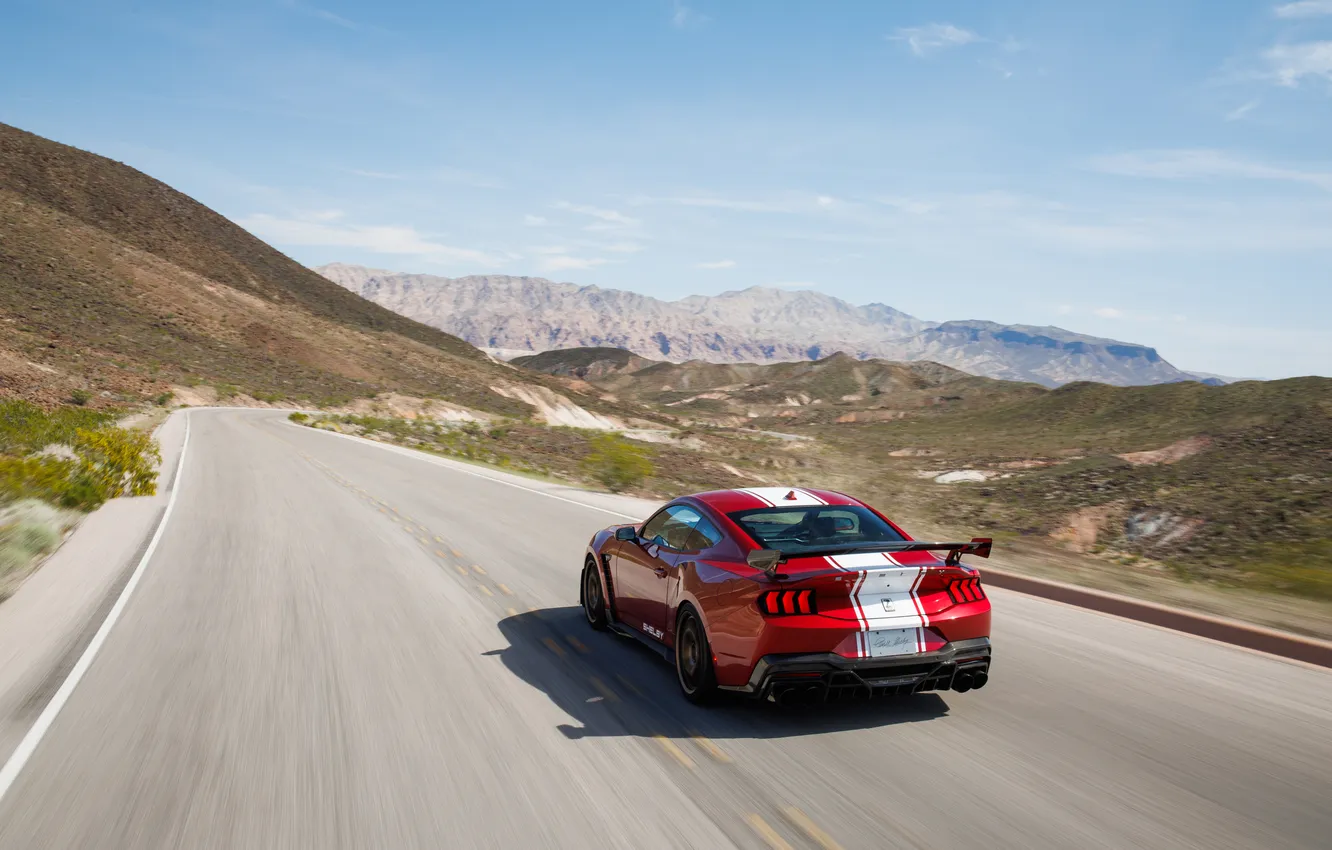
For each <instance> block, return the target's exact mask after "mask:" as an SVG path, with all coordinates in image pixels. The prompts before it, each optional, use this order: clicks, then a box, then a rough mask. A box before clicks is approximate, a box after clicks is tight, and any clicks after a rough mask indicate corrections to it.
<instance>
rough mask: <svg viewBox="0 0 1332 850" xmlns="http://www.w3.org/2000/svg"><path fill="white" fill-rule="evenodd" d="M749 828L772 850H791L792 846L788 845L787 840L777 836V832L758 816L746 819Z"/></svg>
mask: <svg viewBox="0 0 1332 850" xmlns="http://www.w3.org/2000/svg"><path fill="white" fill-rule="evenodd" d="M745 821H746V822H748V823H749V826H750V827H751V828H752V829H753V830H754V831H755V832H757V833H758V834H759V838H762V839H763V840H764V841H766V842H767V843H768V846H769V847H771V848H772V850H791V845H790V844H787V843H786V839H785V838H782V837H781V836H780V835H778V834H777V830H775V829H773V828H772V827H770V826H768V822H767V821H765V820H764V819H763V818H761V817H759V816H758V815H756V814H754V815H750V816H748V817H747V818H745Z"/></svg>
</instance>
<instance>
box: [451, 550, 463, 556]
mask: <svg viewBox="0 0 1332 850" xmlns="http://www.w3.org/2000/svg"><path fill="white" fill-rule="evenodd" d="M449 551H450V552H452V553H453V557H455V558H461V557H462V552H459V551H458V550H457V549H450V550H449Z"/></svg>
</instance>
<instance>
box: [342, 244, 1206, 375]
mask: <svg viewBox="0 0 1332 850" xmlns="http://www.w3.org/2000/svg"><path fill="white" fill-rule="evenodd" d="M316 271H318V272H319V273H320V274H322V275H324V276H325V277H327V278H328V279H329V280H332V281H333V282H335V283H337V284H339V285H341V286H343V287H345V288H347V289H349V290H351V291H352V292H355V293H357V294H359V295H361V296H363V297H365V298H367V299H369V300H371V301H373V302H375V303H376V304H379V305H381V306H383V307H387V308H389V309H390V310H393V311H394V312H397V313H401V314H402V315H404V316H408V317H410V318H412V319H416V320H417V321H419V322H423V323H424V324H427V325H432V326H434V327H437V328H440V329H442V330H446V331H448V332H449V333H451V334H455V335H457V336H460V337H462V338H463V339H465V340H467V341H468V342H470V343H472V344H473V345H476V346H478V347H481V348H485V349H490V350H504V351H505V352H506V353H509V354H512V352H515V351H524V352H538V351H549V350H551V349H562V348H580V347H611V348H622V349H625V350H627V351H631V352H634V353H635V354H638V355H641V356H643V357H647V358H652V359H659V360H670V361H673V362H683V361H686V360H702V361H707V362H712V363H775V362H790V361H810V360H819V359H821V358H824V357H827V356H828V355H830V354H833V353H836V352H839V351H840V352H845V353H846V354H849V355H851V356H852V357H854V358H856V359H859V360H865V359H871V358H879V359H885V360H894V361H911V360H931V361H934V362H937V363H942V364H944V365H947V366H952V367H954V368H956V369H960V370H962V371H964V372H969V373H971V374H973V375H982V376H985V377H992V378H1003V379H1006V380H1014V381H1032V382H1036V383H1040V384H1043V385H1045V386H1050V387H1053V386H1059V385H1061V384H1065V383H1070V382H1073V381H1098V382H1101V383H1107V384H1116V385H1121V386H1126V385H1137V384H1161V383H1171V382H1175V381H1190V380H1199V378H1198V377H1197V376H1194V375H1192V374H1191V373H1188V372H1184V371H1181V370H1179V369H1176V368H1175V367H1174V366H1172V365H1171V364H1170V363H1167V362H1166V361H1165V360H1163V359H1162V358H1161V356H1160V355H1159V354H1157V352H1156V350H1155V349H1153V348H1149V347H1147V346H1143V345H1135V344H1132V343H1125V342H1118V341H1115V340H1110V339H1100V338H1097V337H1091V336H1085V335H1083V334H1077V333H1072V332H1070V331H1066V330H1063V329H1061V328H1048V327H1029V326H1026V325H1000V324H996V323H994V322H984V321H960V322H944V323H943V324H933V323H930V322H925V321H922V320H921V319H917V318H915V317H914V316H910V315H907V314H906V313H903V312H901V311H899V310H895V309H893V308H892V307H889V306H887V305H884V304H868V305H865V306H859V307H858V306H855V305H853V304H849V303H847V302H845V301H842V300H841V299H838V298H833V297H831V296H828V295H823V294H820V293H817V292H799V291H795V292H793V291H787V290H781V289H768V288H765V287H757V286H756V287H751V288H749V289H745V290H743V291H739V292H726V293H723V294H722V295H718V296H703V295H694V296H690V297H688V298H684V299H681V300H679V301H661V300H658V299H656V298H652V297H650V296H646V295H639V294H637V293H633V292H626V291H624V290H618V289H601V288H599V287H595V286H578V285H575V284H572V283H555V282H552V281H549V280H545V279H544V278H537V277H510V276H506V275H483V276H472V277H462V278H446V277H435V276H432V275H420V274H402V273H396V272H388V271H384V270H382V269H369V268H365V267H363V266H353V265H345V264H342V263H333V264H331V265H327V266H322V267H320V268H317V269H316ZM1215 382H1216V381H1215V379H1211V380H1209V381H1208V383H1215Z"/></svg>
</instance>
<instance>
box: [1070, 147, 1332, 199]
mask: <svg viewBox="0 0 1332 850" xmlns="http://www.w3.org/2000/svg"><path fill="white" fill-rule="evenodd" d="M1092 165H1093V167H1094V168H1096V170H1098V171H1102V172H1104V173H1106V174H1119V175H1123V176H1125V177H1150V178H1155V179H1158V180H1199V179H1207V178H1235V179H1244V180H1276V181H1285V182H1293V183H1306V184H1308V185H1311V186H1317V187H1318V188H1320V189H1324V190H1326V191H1332V172H1328V171H1305V170H1300V169H1296V168H1285V167H1282V166H1276V165H1268V164H1266V163H1262V162H1255V161H1253V160H1247V159H1241V158H1239V157H1234V156H1231V155H1229V154H1227V153H1224V152H1223V151H1216V150H1206V149H1202V150H1187V149H1186V150H1160V151H1137V152H1133V153H1122V154H1115V155H1113V156H1104V157H1099V158H1097V159H1096V160H1094V161H1093V163H1092Z"/></svg>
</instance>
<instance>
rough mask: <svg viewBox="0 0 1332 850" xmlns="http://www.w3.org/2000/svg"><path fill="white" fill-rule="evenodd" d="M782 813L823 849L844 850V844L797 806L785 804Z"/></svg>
mask: <svg viewBox="0 0 1332 850" xmlns="http://www.w3.org/2000/svg"><path fill="white" fill-rule="evenodd" d="M782 814H784V815H786V819H787V820H789V821H790V822H791V823H793V824H795V825H796V826H797V827H799V828H800V831H801V832H803V833H805V835H808V836H809V840H810V841H813V842H814V843H815V844H817V845H819V846H820V847H822V848H823V850H842V845H840V844H838V843H837V842H836V841H833V837H832V836H831V835H829V834H828V833H826V832H824V831H823V830H822V829H819V825H818V824H816V823H815V822H814V821H812V820H810V819H809V815H807V814H805V813H804V812H802V811H800V810H799V809H797V808H796V807H795V806H784V807H783V808H782Z"/></svg>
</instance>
